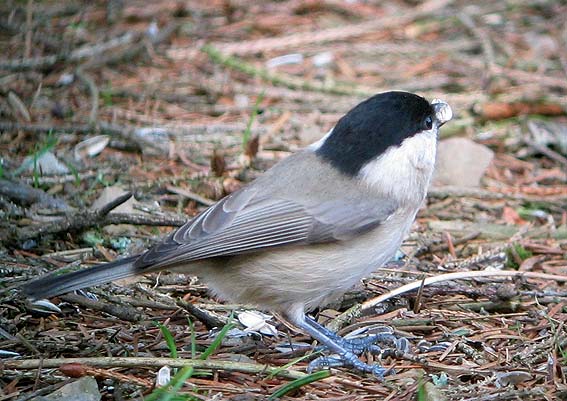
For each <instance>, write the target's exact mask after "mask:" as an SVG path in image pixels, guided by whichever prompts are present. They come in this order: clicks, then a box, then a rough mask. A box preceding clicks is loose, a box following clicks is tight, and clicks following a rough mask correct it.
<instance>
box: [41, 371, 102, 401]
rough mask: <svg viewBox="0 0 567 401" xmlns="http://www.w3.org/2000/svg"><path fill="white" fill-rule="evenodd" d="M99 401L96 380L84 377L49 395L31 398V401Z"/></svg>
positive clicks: (99, 396)
mask: <svg viewBox="0 0 567 401" xmlns="http://www.w3.org/2000/svg"><path fill="white" fill-rule="evenodd" d="M100 399H101V395H100V392H99V391H98V385H97V384H96V380H95V379H94V378H93V377H90V376H85V377H81V378H80V379H79V380H77V381H74V382H73V383H69V384H66V385H65V386H63V387H61V388H60V389H59V390H57V391H54V392H53V393H51V394H49V395H44V396H41V397H35V398H32V399H31V401H100Z"/></svg>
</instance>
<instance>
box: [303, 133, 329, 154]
mask: <svg viewBox="0 0 567 401" xmlns="http://www.w3.org/2000/svg"><path fill="white" fill-rule="evenodd" d="M332 133H333V128H331V129H330V130H329V132H327V133H326V134H325V136H324V137H323V138H321V139H319V140H318V141H317V142H313V143H312V144H311V145H309V146H307V149H309V150H312V151H313V152H315V151H316V150H317V149H319V148H320V147H321V146H323V144H324V143H325V141H326V140H327V138H328V137H330V136H331V134H332Z"/></svg>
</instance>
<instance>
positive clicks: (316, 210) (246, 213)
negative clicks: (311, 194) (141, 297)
mask: <svg viewBox="0 0 567 401" xmlns="http://www.w3.org/2000/svg"><path fill="white" fill-rule="evenodd" d="M395 209H396V205H395V204H394V203H393V202H389V201H386V200H384V199H376V198H371V197H366V198H362V199H360V198H358V199H351V198H348V197H347V198H346V199H343V198H340V199H336V200H331V201H324V202H320V203H318V204H314V205H305V204H302V203H301V202H298V201H292V200H289V199H281V198H277V197H260V196H259V195H258V191H257V190H255V188H253V187H252V188H249V187H247V188H244V189H243V190H241V191H238V192H236V193H234V194H232V195H230V196H228V197H226V198H224V199H222V200H221V201H219V202H218V203H216V204H215V205H213V206H211V207H210V208H209V209H207V210H205V211H204V212H203V213H201V214H200V215H198V216H197V217H195V218H194V219H193V220H191V221H189V222H187V223H186V224H185V225H184V226H182V227H180V228H179V229H178V230H177V231H175V232H174V233H172V234H170V235H169V236H168V237H166V238H165V240H164V241H162V242H161V243H159V244H157V245H155V246H154V247H152V248H151V249H149V250H148V251H147V252H146V253H145V254H143V255H142V256H140V258H138V259H137V260H136V262H135V264H134V266H135V267H136V268H145V267H148V266H150V265H151V266H153V267H158V266H164V267H166V266H170V265H177V264H181V263H187V262H191V261H196V260H200V259H206V258H214V257H221V256H232V255H238V254H242V253H246V252H254V251H258V250H261V249H265V248H270V247H279V246H284V245H292V244H310V243H325V242H332V241H341V240H347V239H350V238H353V237H354V236H356V235H360V234H362V233H364V232H366V231H368V230H370V229H372V228H374V227H376V226H378V225H379V224H381V223H383V222H384V221H385V220H386V219H387V218H388V217H389V216H390V215H391V214H392V213H393V212H394V211H395Z"/></svg>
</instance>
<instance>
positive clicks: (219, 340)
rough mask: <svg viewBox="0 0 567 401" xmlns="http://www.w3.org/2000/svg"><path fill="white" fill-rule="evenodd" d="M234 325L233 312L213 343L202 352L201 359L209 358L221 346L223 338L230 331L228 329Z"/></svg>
mask: <svg viewBox="0 0 567 401" xmlns="http://www.w3.org/2000/svg"><path fill="white" fill-rule="evenodd" d="M233 327H234V324H233V323H232V314H231V315H230V317H229V319H228V323H227V324H225V325H224V327H223V328H222V329H221V331H220V332H219V334H218V335H217V337H216V338H215V340H214V341H213V342H212V343H211V345H209V346H208V347H207V349H206V350H205V351H203V353H202V354H201V356H200V357H199V359H201V360H203V361H205V360H207V359H208V358H209V356H211V355H212V353H213V352H215V350H216V349H217V348H218V347H220V345H221V343H222V340H223V338H224V337H225V336H226V333H228V331H229V330H230V329H232V328H233Z"/></svg>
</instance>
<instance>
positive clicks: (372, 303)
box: [327, 270, 567, 331]
mask: <svg viewBox="0 0 567 401" xmlns="http://www.w3.org/2000/svg"><path fill="white" fill-rule="evenodd" d="M480 277H525V278H537V279H543V280H549V281H560V282H567V276H561V275H557V274H546V273H538V272H522V271H507V270H504V271H491V270H480V271H466V272H455V273H447V274H441V275H438V276H434V277H428V278H426V279H425V280H417V281H414V282H412V283H409V284H406V285H403V286H401V287H398V288H396V289H394V290H392V291H388V292H387V293H385V294H382V295H380V296H379V297H376V298H372V299H369V300H368V301H366V302H363V303H362V304H356V305H354V306H352V307H351V308H349V309H348V310H346V311H345V312H343V313H341V314H340V315H339V316H337V317H336V318H335V319H333V320H332V321H331V323H329V324H328V325H327V327H328V328H329V329H331V330H335V331H338V330H339V329H340V328H342V327H344V326H346V325H348V324H349V323H351V322H352V321H353V320H355V319H356V318H358V317H360V316H361V315H362V313H363V312H364V311H367V310H369V309H372V308H374V307H376V306H377V305H378V304H380V303H382V302H385V301H387V300H389V299H391V298H394V297H397V296H399V295H402V294H405V293H407V292H411V291H415V290H417V289H419V288H420V287H422V286H424V287H425V286H428V285H432V284H437V283H442V282H445V281H453V280H471V279H475V278H480Z"/></svg>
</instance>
